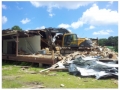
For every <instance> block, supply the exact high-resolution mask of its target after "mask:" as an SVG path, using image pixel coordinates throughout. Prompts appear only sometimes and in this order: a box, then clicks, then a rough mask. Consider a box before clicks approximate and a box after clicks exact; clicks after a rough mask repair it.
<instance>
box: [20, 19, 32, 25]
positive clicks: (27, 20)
mask: <svg viewBox="0 0 120 90" xmlns="http://www.w3.org/2000/svg"><path fill="white" fill-rule="evenodd" d="M30 21H31V20H30V19H28V18H26V19H22V20H21V21H20V22H21V23H22V24H26V23H28V22H30Z"/></svg>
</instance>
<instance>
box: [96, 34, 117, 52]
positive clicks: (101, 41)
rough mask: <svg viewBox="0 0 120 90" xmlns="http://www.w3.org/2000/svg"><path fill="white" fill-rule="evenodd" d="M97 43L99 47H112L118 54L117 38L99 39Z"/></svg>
mask: <svg viewBox="0 0 120 90" xmlns="http://www.w3.org/2000/svg"><path fill="white" fill-rule="evenodd" d="M98 42H99V45H100V46H113V47H114V49H115V51H117V52H118V36H114V37H113V36H110V37H108V39H106V38H103V39H99V41H98Z"/></svg>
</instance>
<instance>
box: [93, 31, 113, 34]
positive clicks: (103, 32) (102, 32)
mask: <svg viewBox="0 0 120 90" xmlns="http://www.w3.org/2000/svg"><path fill="white" fill-rule="evenodd" d="M111 32H113V31H112V30H100V31H98V32H93V35H109V34H110V33H111Z"/></svg>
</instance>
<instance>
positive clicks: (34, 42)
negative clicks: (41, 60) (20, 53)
mask: <svg viewBox="0 0 120 90" xmlns="http://www.w3.org/2000/svg"><path fill="white" fill-rule="evenodd" d="M40 38H41V37H40V35H39V36H33V37H26V38H19V39H18V41H19V43H18V49H20V48H22V49H23V50H25V51H26V52H28V53H35V52H37V51H39V50H40V49H41V39H40ZM15 40H16V39H15ZM8 41H14V40H13V39H9V40H4V41H3V53H7V42H8ZM27 41H28V42H29V43H30V45H31V47H32V48H33V49H32V48H31V47H30V45H29V43H28V42H27ZM28 48H29V49H30V50H29V49H28Z"/></svg>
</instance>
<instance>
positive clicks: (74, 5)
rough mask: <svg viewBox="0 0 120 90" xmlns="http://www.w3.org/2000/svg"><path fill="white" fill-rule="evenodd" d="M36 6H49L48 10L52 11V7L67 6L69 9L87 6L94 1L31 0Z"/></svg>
mask: <svg viewBox="0 0 120 90" xmlns="http://www.w3.org/2000/svg"><path fill="white" fill-rule="evenodd" d="M30 3H31V4H32V5H33V6H35V7H37V8H38V7H44V6H46V7H48V10H49V11H51V10H52V8H67V9H78V8H79V7H81V6H86V5H88V4H90V3H93V2H91V1H69V2H68V1H57V2H56V1H53V2H51V1H49V2H46V1H45V2H44V1H31V2H30Z"/></svg>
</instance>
